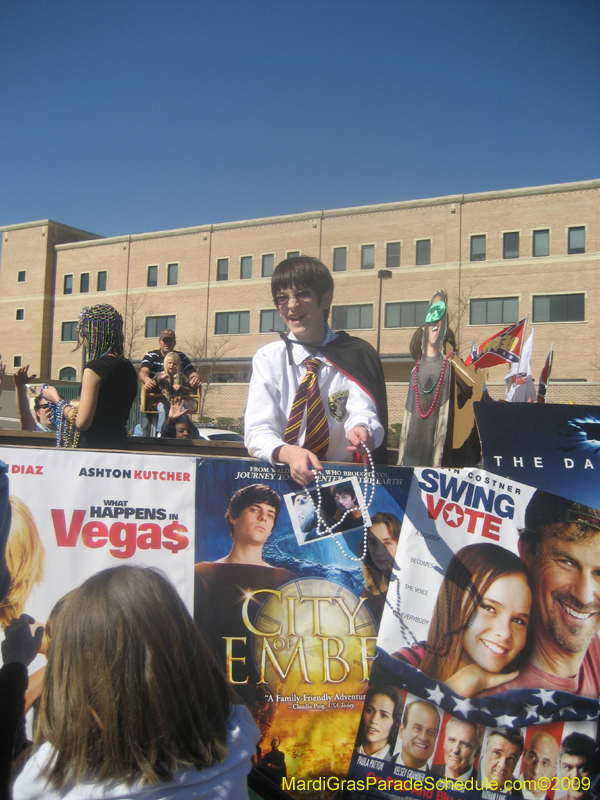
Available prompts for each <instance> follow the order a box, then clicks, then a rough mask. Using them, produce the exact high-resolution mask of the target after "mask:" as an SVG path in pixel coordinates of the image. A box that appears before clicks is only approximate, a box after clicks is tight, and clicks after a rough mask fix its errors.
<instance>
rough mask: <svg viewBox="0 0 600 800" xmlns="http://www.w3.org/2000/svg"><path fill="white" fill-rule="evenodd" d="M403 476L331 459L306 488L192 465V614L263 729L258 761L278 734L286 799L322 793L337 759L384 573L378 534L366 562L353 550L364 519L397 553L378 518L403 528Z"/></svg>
mask: <svg viewBox="0 0 600 800" xmlns="http://www.w3.org/2000/svg"><path fill="white" fill-rule="evenodd" d="M411 478H412V470H409V469H404V468H399V467H377V485H375V486H374V485H373V484H372V483H371V480H372V478H371V474H370V471H368V472H367V476H366V477H365V471H364V469H363V467H362V466H361V465H353V464H339V465H335V464H328V465H327V466H326V468H325V470H324V473H323V475H322V477H321V480H320V481H319V484H318V487H315V485H314V484H312V485H311V486H310V487H308V492H305V491H303V490H301V488H300V487H299V485H298V484H296V483H295V482H294V481H293V480H291V479H290V476H289V472H288V471H287V469H286V468H283V467H282V468H274V467H271V466H270V465H269V464H265V463H264V462H258V461H256V460H238V459H229V458H207V459H200V460H199V461H198V467H197V472H196V480H197V490H196V495H197V498H198V503H197V517H196V555H195V560H196V566H195V619H196V622H197V623H198V625H199V627H200V629H201V630H202V631H203V633H204V634H205V637H206V638H207V640H208V641H209V643H210V644H211V646H212V647H213V649H214V652H215V654H216V656H217V659H218V661H219V663H220V664H221V666H222V667H223V669H224V670H225V673H226V676H227V679H228V681H229V683H230V684H231V686H232V687H233V689H234V690H235V691H236V692H237V693H238V695H239V696H240V697H241V698H242V700H243V701H244V702H245V703H246V704H247V705H248V706H249V708H250V710H251V712H252V714H253V716H254V719H255V720H256V722H257V724H258V725H259V727H260V729H261V733H262V739H261V742H260V745H259V746H260V751H261V755H262V757H264V756H265V755H267V754H268V753H269V752H270V748H271V741H272V740H273V739H274V738H278V739H279V740H280V744H279V751H280V753H283V755H284V757H285V767H286V773H287V776H286V781H288V780H290V781H291V779H292V778H293V781H292V782H291V783H289V782H288V783H287V784H286V786H287V790H288V791H290V792H291V794H292V795H294V796H297V797H306V798H310V797H332V796H333V793H334V791H333V790H334V789H335V788H336V781H340V780H341V779H342V778H343V777H344V776H345V774H346V771H347V769H348V766H349V763H350V757H351V754H352V748H353V745H354V735H355V731H356V729H357V726H358V723H359V720H360V715H361V712H362V705H363V699H364V691H365V689H366V687H367V685H368V679H369V674H370V670H371V665H372V662H373V657H374V654H375V644H376V639H377V630H378V620H379V619H380V617H381V613H382V612H383V608H384V605H385V592H386V590H387V586H388V582H387V580H385V581H383V580H382V579H381V577H382V575H387V576H388V577H389V570H387V572H386V562H385V556H384V554H382V553H380V552H379V551H378V550H377V542H375V545H374V548H372V552H373V554H374V556H373V561H372V562H371V566H372V569H371V572H369V571H368V570H367V568H366V566H365V565H364V564H363V562H361V561H360V559H359V558H358V557H359V554H360V552H361V549H362V544H361V543H362V542H363V539H364V525H365V521H366V523H367V525H371V529H372V530H376V531H379V533H380V535H381V540H382V541H384V542H385V543H386V544H384V545H382V547H384V548H385V547H386V546H387V547H392V546H393V549H394V550H395V545H396V543H395V542H394V543H393V545H392V544H391V543H390V541H389V539H390V538H391V537H389V536H387V531H388V528H387V527H386V526H390V529H395V530H396V532H397V534H399V533H400V526H401V524H402V520H403V518H404V508H405V505H406V500H407V496H408V492H409V488H410V482H411ZM359 507H363V508H364V512H363V513H364V517H363V513H361V512H360V509H359ZM318 518H320V519H321V521H322V523H323V525H322V526H321V532H319V531H318V528H319V526H318V524H317V523H318ZM377 520H384V521H385V524H383V523H382V522H379V524H378V523H377ZM325 528H329V529H330V530H329V532H327V531H324V529H325ZM332 531H333V532H332ZM336 531H342V532H341V533H336ZM388 563H389V565H390V569H391V565H392V563H393V557H392V558H391V559H390V560H389V562H388ZM377 564H379V565H380V567H381V570H379V577H380V580H379V581H378V580H377V572H378V569H377ZM258 759H259V764H260V756H259V757H258ZM259 768H260V767H259ZM329 778H332V779H333V782H330V784H329V788H327V786H326V785H325V782H326V781H327V779H329ZM316 779H321V780H322V782H323V785H321V784H320V783H317V784H316V785H315V786H314V789H315V791H314V792H313V791H312V789H311V783H308V784H307V783H306V782H307V781H309V782H312V781H314V780H316ZM294 786H295V787H296V788H295V790H294ZM323 791H324V792H325V793H324V794H323Z"/></svg>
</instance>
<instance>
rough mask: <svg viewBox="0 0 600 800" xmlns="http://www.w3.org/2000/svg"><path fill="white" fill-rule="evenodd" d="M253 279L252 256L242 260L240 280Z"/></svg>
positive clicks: (244, 257) (243, 257)
mask: <svg viewBox="0 0 600 800" xmlns="http://www.w3.org/2000/svg"><path fill="white" fill-rule="evenodd" d="M251 277H252V256H242V257H241V258H240V278H243V279H244V280H246V279H248V278H251Z"/></svg>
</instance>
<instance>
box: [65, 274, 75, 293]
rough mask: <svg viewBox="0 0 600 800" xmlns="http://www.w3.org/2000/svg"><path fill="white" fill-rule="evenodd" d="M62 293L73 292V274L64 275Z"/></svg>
mask: <svg viewBox="0 0 600 800" xmlns="http://www.w3.org/2000/svg"><path fill="white" fill-rule="evenodd" d="M63 294H73V276H72V275H65V277H64V279H63Z"/></svg>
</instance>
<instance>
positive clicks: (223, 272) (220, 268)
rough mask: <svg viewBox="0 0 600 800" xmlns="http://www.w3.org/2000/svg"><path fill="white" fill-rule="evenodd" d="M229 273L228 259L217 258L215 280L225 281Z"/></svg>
mask: <svg viewBox="0 0 600 800" xmlns="http://www.w3.org/2000/svg"><path fill="white" fill-rule="evenodd" d="M228 275H229V259H228V258H217V280H218V281H226V280H227V277H228Z"/></svg>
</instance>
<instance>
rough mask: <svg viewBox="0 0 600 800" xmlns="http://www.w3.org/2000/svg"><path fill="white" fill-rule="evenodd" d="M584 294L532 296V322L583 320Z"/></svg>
mask: <svg viewBox="0 0 600 800" xmlns="http://www.w3.org/2000/svg"><path fill="white" fill-rule="evenodd" d="M584 320H585V295H584V294H550V295H538V296H536V297H534V298H533V321H534V322H583V321H584Z"/></svg>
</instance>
